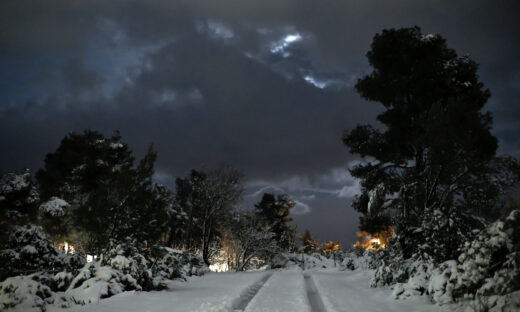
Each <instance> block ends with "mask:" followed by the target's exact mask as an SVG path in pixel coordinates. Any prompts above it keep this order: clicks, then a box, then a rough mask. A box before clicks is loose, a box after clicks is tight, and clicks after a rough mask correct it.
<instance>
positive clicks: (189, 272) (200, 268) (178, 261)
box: [151, 247, 209, 279]
mask: <svg viewBox="0 0 520 312" xmlns="http://www.w3.org/2000/svg"><path fill="white" fill-rule="evenodd" d="M151 257H152V266H151V268H152V273H153V275H154V276H156V277H161V278H164V279H177V278H181V279H182V278H184V277H185V276H193V275H195V276H200V275H204V274H205V273H207V272H208V271H209V268H208V266H207V265H206V264H205V263H204V260H203V259H202V256H201V255H198V254H194V253H191V252H183V251H180V250H176V249H171V248H168V247H158V248H154V249H153V250H152V254H151Z"/></svg>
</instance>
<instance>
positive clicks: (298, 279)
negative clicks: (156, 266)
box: [49, 271, 439, 312]
mask: <svg viewBox="0 0 520 312" xmlns="http://www.w3.org/2000/svg"><path fill="white" fill-rule="evenodd" d="M368 284H369V272H366V271H354V272H352V271H345V272H338V271H323V272H320V271H303V272H302V271H265V272H248V273H210V274H207V275H205V276H202V277H193V278H190V279H189V280H188V282H173V283H172V284H171V290H168V291H156V292H126V293H122V294H119V295H116V296H114V297H111V298H108V299H103V300H100V302H99V303H95V304H90V305H85V306H75V307H73V308H71V309H56V308H50V307H49V308H50V309H49V311H62V312H64V311H70V312H73V311H85V312H89V311H107V312H111V311H128V312H133V311H136V312H137V311H139V312H155V311H176V312H184V311H185V312H188V311H189V312H193V311H205V312H210V311H245V312H253V311H254V312H264V311H265V312H268V311H269V312H271V311H285V312H288V311H297V312H307V311H308V312H311V311H312V312H324V311H329V312H333V311H338V312H339V311H346V312H347V311H356V312H358V311H359V312H362V311H365V312H371V311H402V312H406V311H438V310H439V307H437V306H434V305H433V304H431V303H428V302H426V301H424V300H419V299H412V300H406V301H398V300H394V299H391V298H390V294H391V290H390V289H383V288H370V287H369V286H368Z"/></svg>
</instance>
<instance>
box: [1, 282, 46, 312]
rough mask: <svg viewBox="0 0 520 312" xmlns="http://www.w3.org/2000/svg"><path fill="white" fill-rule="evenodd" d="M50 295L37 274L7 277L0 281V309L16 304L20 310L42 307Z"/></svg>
mask: <svg viewBox="0 0 520 312" xmlns="http://www.w3.org/2000/svg"><path fill="white" fill-rule="evenodd" d="M51 296H52V291H51V289H50V288H49V287H48V286H46V285H44V284H43V283H41V281H40V280H39V278H38V274H33V275H29V276H15V277H9V278H7V279H6V280H5V281H3V282H1V283H0V310H4V309H8V308H12V307H15V306H18V308H19V309H20V310H21V311H28V310H30V309H35V308H39V309H42V310H43V307H44V306H45V304H46V303H48V300H49V298H51Z"/></svg>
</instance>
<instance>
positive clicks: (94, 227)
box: [37, 130, 169, 254]
mask: <svg viewBox="0 0 520 312" xmlns="http://www.w3.org/2000/svg"><path fill="white" fill-rule="evenodd" d="M156 157H157V155H156V153H155V152H154V151H153V149H152V147H150V149H149V150H148V152H147V153H146V155H145V157H144V158H143V159H142V160H141V161H140V162H139V163H138V164H137V166H135V167H134V158H133V156H132V152H131V151H130V149H129V148H128V145H127V144H125V143H122V142H121V136H120V135H119V134H118V133H116V134H115V135H114V136H112V137H110V138H105V137H104V136H103V135H102V134H101V133H99V132H95V131H90V130H87V131H85V132H84V133H83V134H76V133H70V134H69V135H68V136H66V137H65V138H64V139H63V140H62V142H61V144H60V146H59V147H58V149H57V150H56V151H55V152H54V153H49V154H47V156H46V158H45V167H44V168H43V169H40V170H39V171H38V173H37V179H38V181H39V183H40V188H41V190H42V196H43V197H44V198H45V199H49V198H51V197H52V196H59V197H60V198H63V199H64V200H65V201H66V202H67V203H69V204H70V209H71V214H72V216H73V221H74V232H76V234H77V235H76V236H75V238H76V239H77V240H80V241H81V243H82V244H83V245H84V247H85V248H86V249H88V250H89V251H90V252H93V253H96V254H99V253H100V252H102V251H103V249H104V248H106V247H107V246H109V243H110V240H115V241H116V242H117V241H123V240H124V241H127V240H128V239H129V238H130V239H133V240H134V241H135V242H136V244H140V245H148V244H153V243H154V242H156V241H158V240H159V239H160V236H161V235H162V234H163V231H164V229H165V223H166V221H167V219H168V218H167V209H168V205H169V203H168V199H167V196H166V197H165V196H162V195H163V191H162V190H161V189H160V188H158V187H157V186H156V185H154V184H153V183H152V175H153V172H154V171H153V167H154V163H155V160H156Z"/></svg>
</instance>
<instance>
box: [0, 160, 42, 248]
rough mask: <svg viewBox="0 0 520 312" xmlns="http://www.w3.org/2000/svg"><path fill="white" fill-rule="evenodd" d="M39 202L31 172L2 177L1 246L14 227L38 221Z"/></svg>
mask: <svg viewBox="0 0 520 312" xmlns="http://www.w3.org/2000/svg"><path fill="white" fill-rule="evenodd" d="M39 202H40V195H39V192H38V189H37V188H36V186H35V185H34V183H33V182H32V175H31V171H30V170H26V171H25V172H24V173H21V174H17V173H6V174H4V175H2V176H1V177H0V244H2V242H4V241H5V240H6V239H7V237H8V235H9V231H10V230H11V229H12V228H13V227H14V226H16V225H21V224H26V223H28V222H34V221H36V217H37V213H38V204H39Z"/></svg>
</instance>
